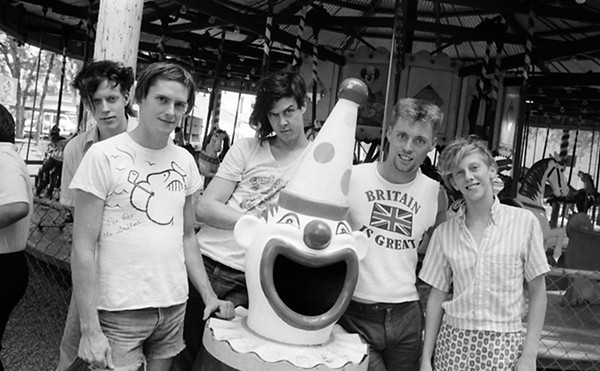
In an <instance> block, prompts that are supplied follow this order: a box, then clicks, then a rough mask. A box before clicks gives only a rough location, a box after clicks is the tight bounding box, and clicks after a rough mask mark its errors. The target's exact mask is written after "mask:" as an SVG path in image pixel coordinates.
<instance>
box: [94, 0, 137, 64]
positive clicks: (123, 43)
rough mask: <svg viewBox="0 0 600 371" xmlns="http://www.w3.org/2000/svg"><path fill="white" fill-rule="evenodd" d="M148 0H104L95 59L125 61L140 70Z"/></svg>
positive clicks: (101, 0) (100, 12) (101, 6)
mask: <svg viewBox="0 0 600 371" xmlns="http://www.w3.org/2000/svg"><path fill="white" fill-rule="evenodd" d="M143 11H144V0H128V1H122V0H100V9H99V13H98V25H97V27H96V40H95V42H94V60H103V59H108V60H113V61H117V62H122V63H123V64H125V65H126V66H128V67H132V68H133V71H134V72H135V70H136V65H137V56H138V46H139V43H140V32H141V27H142V15H143Z"/></svg>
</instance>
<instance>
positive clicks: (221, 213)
mask: <svg viewBox="0 0 600 371" xmlns="http://www.w3.org/2000/svg"><path fill="white" fill-rule="evenodd" d="M236 186H237V182H233V181H230V180H225V179H223V178H219V177H215V178H213V180H211V182H210V183H209V184H208V187H207V188H206V190H205V191H204V193H203V194H202V196H201V197H200V199H199V200H198V205H197V207H196V217H197V218H198V220H199V221H201V222H203V223H205V224H207V225H210V226H211V227H215V228H221V229H229V230H233V227H234V226H235V222H237V220H238V219H239V218H240V217H241V216H242V215H244V214H243V213H242V212H240V211H237V210H234V209H232V208H231V207H229V206H227V205H226V204H225V203H226V202H227V200H229V198H230V197H231V195H232V194H233V191H234V190H235V187H236Z"/></svg>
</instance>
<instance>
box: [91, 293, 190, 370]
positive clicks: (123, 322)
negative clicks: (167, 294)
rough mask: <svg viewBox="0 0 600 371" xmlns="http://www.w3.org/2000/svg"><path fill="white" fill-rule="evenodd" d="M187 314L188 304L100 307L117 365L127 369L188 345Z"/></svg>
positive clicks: (176, 352)
mask: <svg viewBox="0 0 600 371" xmlns="http://www.w3.org/2000/svg"><path fill="white" fill-rule="evenodd" d="M184 316H185V303H183V304H178V305H174V306H172V307H165V308H143V309H136V310H123V311H105V310H99V311H98V317H99V319H100V326H101V327H102V332H103V333H104V335H105V336H106V338H107V339H108V342H109V344H110V347H111V349H112V360H113V363H114V365H115V368H122V369H126V370H128V369H129V368H130V366H133V365H137V366H138V367H139V366H141V365H142V364H144V363H145V362H146V361H145V360H146V358H150V359H167V358H172V357H174V356H176V355H177V354H178V353H179V352H181V351H182V350H183V348H184V347H185V345H184V343H183V318H184ZM132 369H137V368H132Z"/></svg>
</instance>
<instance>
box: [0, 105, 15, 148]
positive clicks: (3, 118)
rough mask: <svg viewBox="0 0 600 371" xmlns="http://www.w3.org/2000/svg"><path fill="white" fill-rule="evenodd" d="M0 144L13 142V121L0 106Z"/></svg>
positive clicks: (8, 113)
mask: <svg viewBox="0 0 600 371" xmlns="http://www.w3.org/2000/svg"><path fill="white" fill-rule="evenodd" d="M0 142H9V143H14V142H15V119H14V118H13V116H12V115H11V114H10V112H8V110H7V109H6V107H4V106H3V105H1V104H0Z"/></svg>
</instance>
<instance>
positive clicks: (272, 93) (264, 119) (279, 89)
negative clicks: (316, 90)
mask: <svg viewBox="0 0 600 371" xmlns="http://www.w3.org/2000/svg"><path fill="white" fill-rule="evenodd" d="M282 98H294V99H295V100H296V103H297V104H298V108H301V107H303V106H304V104H305V102H306V83H305V82H304V79H303V78H302V76H300V75H299V74H298V73H296V72H289V71H279V72H276V73H273V74H270V75H268V76H266V77H264V78H263V79H262V80H260V81H259V83H258V90H257V93H256V101H255V102H254V109H253V110H252V113H251V114H250V125H251V126H253V127H255V128H256V136H257V137H258V138H259V139H260V142H261V143H262V142H263V141H264V140H266V139H267V138H269V137H271V136H272V135H273V127H272V126H271V123H270V122H269V117H268V114H269V111H270V110H271V108H273V105H274V104H275V102H277V101H278V100H280V99H282Z"/></svg>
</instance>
